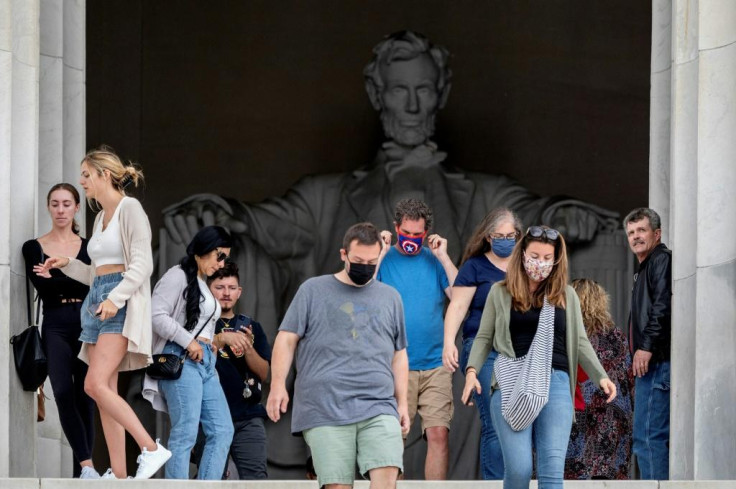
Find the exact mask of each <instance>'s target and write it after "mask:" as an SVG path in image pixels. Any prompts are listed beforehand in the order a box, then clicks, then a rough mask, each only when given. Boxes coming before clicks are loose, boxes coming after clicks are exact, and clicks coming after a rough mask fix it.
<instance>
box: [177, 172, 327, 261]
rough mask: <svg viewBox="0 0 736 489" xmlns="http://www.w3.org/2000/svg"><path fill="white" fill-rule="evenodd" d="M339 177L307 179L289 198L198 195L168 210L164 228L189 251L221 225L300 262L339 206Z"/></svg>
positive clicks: (272, 253)
mask: <svg viewBox="0 0 736 489" xmlns="http://www.w3.org/2000/svg"><path fill="white" fill-rule="evenodd" d="M338 196H339V181H338V179H337V178H336V177H331V176H320V177H305V178H303V179H302V180H300V181H299V182H297V183H296V184H295V185H294V187H292V188H291V189H290V190H289V191H288V192H287V193H286V194H285V195H284V196H282V197H276V198H270V199H267V200H265V201H263V202H261V203H257V204H250V203H242V202H240V201H238V200H236V199H231V198H226V197H221V196H218V195H214V194H196V195H192V196H190V197H188V198H186V199H184V200H182V201H181V202H178V203H176V204H174V205H171V206H169V207H167V208H166V209H164V211H163V214H164V225H165V228H166V231H167V233H168V235H169V237H170V239H171V240H172V241H173V242H174V243H175V244H180V245H183V246H186V244H187V243H188V242H189V241H190V240H191V239H192V237H193V236H194V234H196V232H197V231H198V230H199V229H201V228H202V227H204V226H207V225H213V224H218V225H221V226H223V227H225V228H227V229H228V230H230V231H231V232H232V233H234V234H240V235H243V236H247V237H248V238H249V240H250V241H252V242H254V243H255V244H257V245H258V246H260V247H261V248H262V249H263V250H265V251H266V252H267V253H268V255H270V256H271V257H272V258H274V259H277V260H278V259H285V258H298V257H299V256H300V254H304V253H308V252H309V251H310V249H311V248H312V247H314V246H315V244H316V240H317V237H316V236H315V234H316V231H317V230H318V229H319V224H320V220H321V217H322V213H323V211H324V210H325V209H326V208H328V207H334V206H335V205H336V201H337V200H336V199H337V197H338Z"/></svg>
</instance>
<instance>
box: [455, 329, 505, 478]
mask: <svg viewBox="0 0 736 489" xmlns="http://www.w3.org/2000/svg"><path fill="white" fill-rule="evenodd" d="M474 339H475V338H465V339H464V340H463V351H462V352H461V353H460V370H461V371H462V372H465V369H466V368H467V366H468V358H470V348H471V347H472V346H473V340H474ZM497 356H498V353H496V351H495V350H491V353H490V355H488V358H486V362H485V363H484V364H483V367H482V368H481V369H480V372H478V382H480V385H481V391H482V392H481V393H480V394H477V393H473V404H475V406H476V407H477V408H478V414H479V415H480V471H481V476H482V477H483V479H484V480H501V479H503V454H502V452H501V444H500V443H499V442H498V436H496V429H495V428H494V427H493V420H492V419H491V377H492V376H493V362H494V361H495V360H496V357H497Z"/></svg>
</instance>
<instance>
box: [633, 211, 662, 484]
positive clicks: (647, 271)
mask: <svg viewBox="0 0 736 489" xmlns="http://www.w3.org/2000/svg"><path fill="white" fill-rule="evenodd" d="M624 228H625V229H626V236H627V238H628V240H629V247H630V248H631V251H633V252H634V254H635V255H636V258H637V260H638V261H639V271H638V272H637V273H636V274H635V275H634V286H633V288H632V290H631V313H630V315H629V346H630V348H631V352H632V353H633V358H632V363H631V364H632V368H633V371H634V376H635V377H636V392H635V399H634V447H633V450H634V453H635V454H636V458H637V461H638V463H639V471H640V472H641V478H642V479H654V480H666V479H668V478H669V440H670V338H671V318H672V252H671V251H670V250H669V249H667V247H666V246H665V245H664V244H663V243H662V242H661V239H662V225H661V219H660V217H659V215H658V214H657V213H656V212H655V211H654V210H652V209H648V208H639V209H634V210H633V211H631V212H630V213H629V215H628V216H626V218H625V219H624Z"/></svg>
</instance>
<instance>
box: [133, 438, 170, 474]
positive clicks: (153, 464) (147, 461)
mask: <svg viewBox="0 0 736 489" xmlns="http://www.w3.org/2000/svg"><path fill="white" fill-rule="evenodd" d="M170 458H171V452H170V451H168V450H167V449H166V448H164V446H163V445H161V444H160V443H159V442H158V439H156V450H155V451H153V452H149V451H148V450H147V449H146V448H143V451H142V452H141V454H140V455H138V471H137V472H136V473H135V477H134V479H150V478H151V477H152V476H153V474H155V473H156V472H158V469H160V468H161V467H163V466H164V464H165V463H166V462H167V461H168V460H169V459H170Z"/></svg>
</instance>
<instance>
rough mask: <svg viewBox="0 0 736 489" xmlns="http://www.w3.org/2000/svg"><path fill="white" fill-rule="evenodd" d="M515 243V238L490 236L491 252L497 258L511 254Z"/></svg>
mask: <svg viewBox="0 0 736 489" xmlns="http://www.w3.org/2000/svg"><path fill="white" fill-rule="evenodd" d="M515 245H516V240H515V239H504V238H491V248H492V249H493V253H494V254H495V255H496V256H497V257H499V258H507V257H509V256H511V252H512V251H514V246H515Z"/></svg>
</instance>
